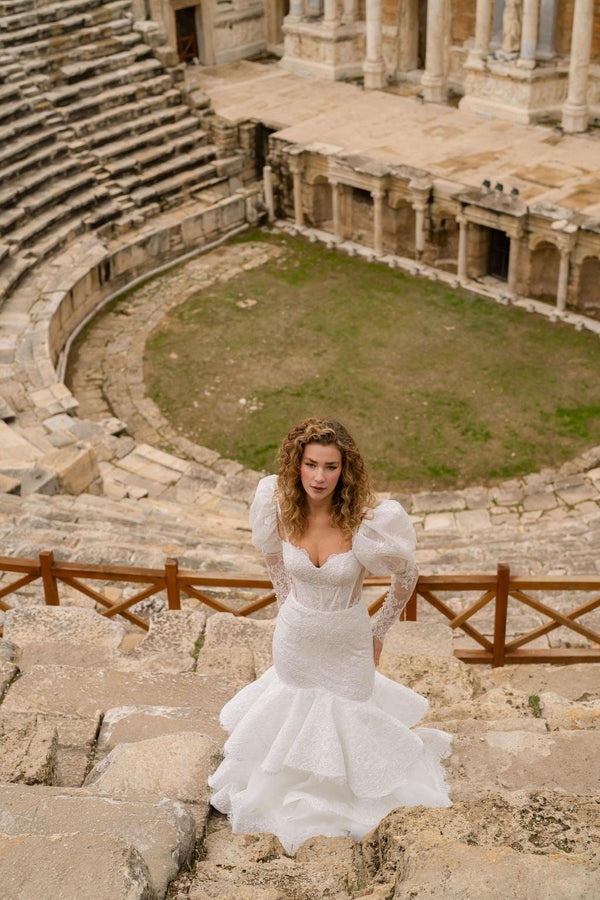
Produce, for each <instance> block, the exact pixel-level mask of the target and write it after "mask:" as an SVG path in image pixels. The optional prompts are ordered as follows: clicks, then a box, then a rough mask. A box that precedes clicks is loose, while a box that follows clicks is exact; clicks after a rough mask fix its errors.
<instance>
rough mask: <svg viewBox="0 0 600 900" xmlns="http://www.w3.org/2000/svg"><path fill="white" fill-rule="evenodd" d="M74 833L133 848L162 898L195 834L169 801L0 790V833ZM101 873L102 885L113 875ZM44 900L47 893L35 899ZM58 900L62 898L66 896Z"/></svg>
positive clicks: (189, 821)
mask: <svg viewBox="0 0 600 900" xmlns="http://www.w3.org/2000/svg"><path fill="white" fill-rule="evenodd" d="M74 832H81V834H82V835H86V836H90V835H91V836H93V839H94V840H97V839H98V838H99V837H100V836H101V835H103V834H108V835H110V838H111V840H112V841H113V842H114V843H117V842H118V841H124V842H125V843H126V844H128V845H133V846H134V847H135V848H136V851H137V852H139V854H140V856H141V857H142V858H143V859H144V861H145V865H147V867H148V871H149V872H150V876H151V881H152V884H153V886H154V889H155V890H156V894H157V895H158V896H159V897H162V896H163V895H164V893H165V891H166V889H167V885H168V884H169V882H170V881H171V880H172V879H173V878H174V877H175V875H176V874H177V872H178V871H179V869H180V868H181V866H182V865H183V864H184V863H185V862H186V861H187V860H188V859H189V856H190V854H191V852H192V850H193V847H194V840H195V833H196V831H195V824H194V820H193V818H192V816H191V815H190V814H189V812H188V811H187V810H186V808H185V807H184V806H183V804H181V803H174V802H171V801H169V800H166V799H163V800H162V802H161V803H160V805H157V804H154V803H145V802H140V801H137V802H131V801H128V800H117V799H113V798H107V797H100V796H97V795H94V794H93V793H91V792H88V791H83V790H75V789H70V790H69V789H63V788H51V787H23V786H21V785H0V833H3V834H6V835H19V834H29V835H44V836H46V837H47V836H51V835H53V834H60V833H63V834H65V833H71V834H72V833H74ZM74 863H75V868H76V870H79V871H80V872H81V874H82V877H83V875H84V874H85V873H86V871H87V866H86V865H84V862H83V860H81V861H80V860H79V859H77V858H76V857H75V858H74ZM100 871H101V873H102V874H101V875H99V871H98V869H96V877H97V879H98V880H99V881H101V880H102V878H103V877H104V875H106V876H107V877H108V874H109V873H108V872H106V873H105V872H103V871H102V870H100ZM40 896H45V894H44V893H43V892H42V893H41V894H38V895H37V896H36V897H35V898H34V897H33V896H32V898H31V900H39V897H40ZM55 896H57V897H59V896H60V897H61V898H62V896H63V894H61V893H60V892H58V893H56V894H55ZM87 896H88V894H87V893H86V892H83V889H81V891H80V893H79V894H74V895H73V898H74V900H75V897H77V900H81V898H83V897H86V900H87ZM89 896H90V897H94V896H95V895H94V894H90V895H89ZM101 896H102V895H101ZM115 896H119V895H118V894H117V895H115ZM107 900H108V898H107ZM110 900H112V898H110ZM152 900H154V895H153V898H152Z"/></svg>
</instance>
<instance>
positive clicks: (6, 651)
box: [0, 638, 18, 663]
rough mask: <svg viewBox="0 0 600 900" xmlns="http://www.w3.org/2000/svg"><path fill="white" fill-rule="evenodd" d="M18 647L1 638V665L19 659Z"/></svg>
mask: <svg viewBox="0 0 600 900" xmlns="http://www.w3.org/2000/svg"><path fill="white" fill-rule="evenodd" d="M17 649H18V648H17V646H16V645H15V644H13V643H11V642H10V641H7V640H6V638H0V663H4V662H14V660H15V659H16V657H17Z"/></svg>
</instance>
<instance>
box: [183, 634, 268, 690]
mask: <svg viewBox="0 0 600 900" xmlns="http://www.w3.org/2000/svg"><path fill="white" fill-rule="evenodd" d="M196 672H197V673H198V674H199V675H205V676H206V677H207V678H209V679H211V680H213V681H214V682H215V683H218V684H219V686H220V687H222V688H223V689H224V690H226V691H229V693H230V694H231V696H233V694H235V693H236V692H237V691H239V690H240V688H242V687H244V685H245V684H248V683H249V682H251V681H253V680H254V677H255V671H254V654H253V653H252V650H251V649H250V648H249V647H241V646H236V647H227V646H221V647H218V646H216V644H215V643H213V642H211V644H209V646H206V645H205V646H203V647H202V649H201V651H200V653H199V655H198V663H197V666H196Z"/></svg>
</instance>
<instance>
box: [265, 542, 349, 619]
mask: <svg viewBox="0 0 600 900" xmlns="http://www.w3.org/2000/svg"><path fill="white" fill-rule="evenodd" d="M282 544H283V559H284V563H285V568H286V571H287V573H288V575H289V576H290V578H291V583H292V591H293V593H294V596H295V597H296V599H297V600H298V602H299V603H301V604H302V606H306V607H308V608H310V609H319V610H322V611H324V612H333V611H335V610H340V609H347V608H348V607H349V606H353V605H354V604H355V603H356V602H357V600H358V599H359V597H360V593H361V587H362V581H363V578H364V574H365V570H364V567H363V566H362V565H361V563H360V562H359V561H358V559H357V558H356V556H355V554H354V551H353V550H347V551H346V552H345V553H332V554H331V556H329V557H328V559H327V560H326V561H325V562H324V563H323V565H322V566H320V567H319V566H315V565H313V563H312V562H311V559H310V557H309V555H308V553H307V552H306V550H304V548H303V547H297V546H296V545H295V544H291V543H290V542H289V541H283V542H282Z"/></svg>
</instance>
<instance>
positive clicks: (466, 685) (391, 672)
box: [379, 645, 477, 714]
mask: <svg viewBox="0 0 600 900" xmlns="http://www.w3.org/2000/svg"><path fill="white" fill-rule="evenodd" d="M384 646H385V645H384ZM379 671H380V672H381V674H382V675H385V676H386V677H387V678H391V679H392V680H393V681H398V682H400V684H404V685H406V687H410V688H412V689H413V690H414V691H417V693H419V694H423V695H424V696H425V697H427V699H428V700H429V702H430V704H431V712H432V714H433V713H434V712H436V711H437V710H440V709H442V710H445V709H446V708H447V707H448V706H450V705H452V704H454V703H459V702H460V701H462V700H469V699H470V698H471V697H472V696H473V694H474V692H475V690H476V685H477V680H476V679H477V675H476V673H475V672H474V671H473V669H470V668H468V666H467V665H466V664H465V663H461V662H460V661H459V660H458V659H455V658H450V657H445V656H439V657H433V656H409V655H408V654H404V655H402V656H394V655H392V654H389V653H387V652H386V651H385V650H384V652H383V653H382V654H381V662H380V665H379Z"/></svg>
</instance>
